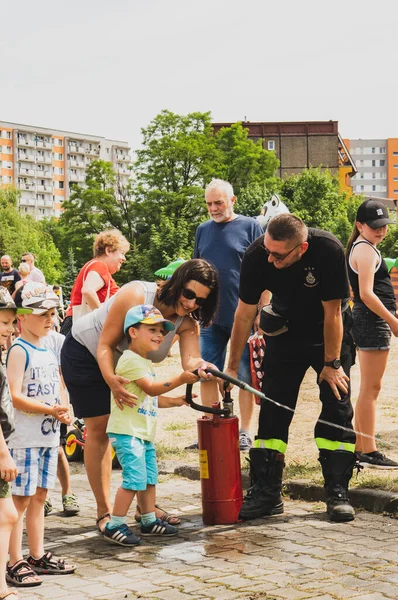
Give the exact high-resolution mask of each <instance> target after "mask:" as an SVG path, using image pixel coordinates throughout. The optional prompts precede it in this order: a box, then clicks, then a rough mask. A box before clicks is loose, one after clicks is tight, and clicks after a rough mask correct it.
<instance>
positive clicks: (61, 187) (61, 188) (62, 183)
mask: <svg viewBox="0 0 398 600" xmlns="http://www.w3.org/2000/svg"><path fill="white" fill-rule="evenodd" d="M58 184H59V189H60V190H63V189H64V182H63V181H58Z"/></svg>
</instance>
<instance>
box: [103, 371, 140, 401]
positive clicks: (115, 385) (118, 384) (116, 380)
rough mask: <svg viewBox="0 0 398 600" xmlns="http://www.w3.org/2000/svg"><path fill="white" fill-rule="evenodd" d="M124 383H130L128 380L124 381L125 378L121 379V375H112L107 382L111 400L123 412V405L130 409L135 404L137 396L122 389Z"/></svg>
mask: <svg viewBox="0 0 398 600" xmlns="http://www.w3.org/2000/svg"><path fill="white" fill-rule="evenodd" d="M126 383H130V379H126V377H122V376H121V375H114V376H113V377H112V379H111V381H110V382H109V387H110V388H111V392H112V396H113V399H114V400H115V404H116V406H117V407H118V408H120V410H123V408H124V405H126V406H130V407H131V408H132V407H133V406H135V405H136V404H137V402H135V400H137V396H136V395H135V394H132V393H131V392H129V391H128V390H126V388H125V387H124V386H125V385H126Z"/></svg>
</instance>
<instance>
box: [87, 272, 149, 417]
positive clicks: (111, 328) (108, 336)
mask: <svg viewBox="0 0 398 600" xmlns="http://www.w3.org/2000/svg"><path fill="white" fill-rule="evenodd" d="M144 300H145V294H144V290H143V288H142V286H141V285H140V284H138V283H137V284H132V285H128V286H125V287H122V288H121V289H120V290H119V291H118V292H117V294H116V295H115V299H114V301H113V302H112V306H111V308H110V309H109V312H108V315H107V317H106V320H105V323H104V328H103V330H102V333H101V336H100V339H99V342H98V348H97V361H98V365H99V368H100V369H101V373H102V376H103V378H104V379H105V381H106V383H107V384H108V385H109V387H110V388H111V391H112V394H113V397H114V399H115V402H116V403H117V405H118V407H119V408H122V405H121V404H123V403H124V404H127V405H128V406H134V405H135V404H136V403H135V402H134V400H135V399H136V396H135V395H134V394H131V393H130V392H128V391H127V390H126V388H125V387H124V385H125V384H126V383H129V380H128V379H126V378H125V377H122V376H121V375H115V370H114V364H113V355H114V352H115V350H116V348H117V346H118V344H119V342H120V340H121V339H122V338H123V335H124V332H123V325H124V318H125V316H126V313H127V311H128V310H129V309H130V308H131V307H133V306H137V305H138V304H143V303H144ZM119 402H121V404H120V405H119Z"/></svg>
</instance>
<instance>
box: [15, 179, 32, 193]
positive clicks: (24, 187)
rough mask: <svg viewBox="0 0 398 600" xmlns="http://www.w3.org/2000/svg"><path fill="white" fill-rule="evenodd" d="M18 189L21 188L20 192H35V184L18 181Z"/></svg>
mask: <svg viewBox="0 0 398 600" xmlns="http://www.w3.org/2000/svg"><path fill="white" fill-rule="evenodd" d="M18 187H19V189H20V190H28V191H34V189H35V184H34V183H28V182H26V181H18Z"/></svg>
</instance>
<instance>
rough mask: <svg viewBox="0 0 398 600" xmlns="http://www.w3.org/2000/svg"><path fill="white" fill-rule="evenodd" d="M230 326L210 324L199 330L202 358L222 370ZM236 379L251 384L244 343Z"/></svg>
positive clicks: (247, 349) (247, 346)
mask: <svg viewBox="0 0 398 600" xmlns="http://www.w3.org/2000/svg"><path fill="white" fill-rule="evenodd" d="M231 332H232V326H231V327H226V326H222V325H210V327H205V328H203V329H201V330H200V353H201V356H202V358H203V360H205V361H207V362H209V363H212V364H213V365H215V366H216V367H217V369H218V370H219V371H223V370H224V364H225V356H226V353H227V345H228V342H229V339H230V337H231ZM238 379H240V381H244V383H248V384H249V385H251V384H252V376H251V371H250V352H249V344H246V345H245V349H244V350H243V354H242V358H241V361H240V363H239V369H238Z"/></svg>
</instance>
